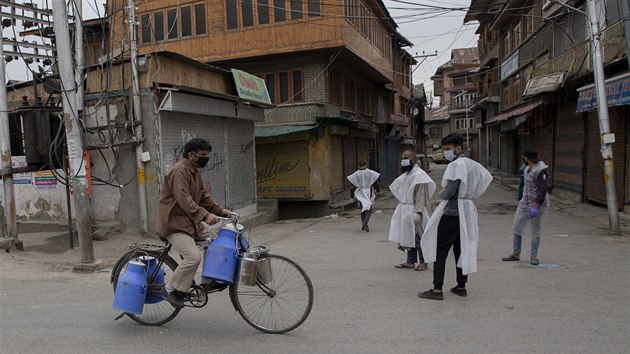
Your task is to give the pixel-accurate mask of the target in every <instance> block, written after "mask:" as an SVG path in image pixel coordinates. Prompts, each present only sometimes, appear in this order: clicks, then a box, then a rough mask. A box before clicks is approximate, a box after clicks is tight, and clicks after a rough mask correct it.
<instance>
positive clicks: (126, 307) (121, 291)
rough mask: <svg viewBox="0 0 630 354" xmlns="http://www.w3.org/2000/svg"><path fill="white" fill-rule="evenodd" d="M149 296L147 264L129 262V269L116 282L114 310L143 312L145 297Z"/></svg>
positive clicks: (137, 313)
mask: <svg viewBox="0 0 630 354" xmlns="http://www.w3.org/2000/svg"><path fill="white" fill-rule="evenodd" d="M146 296H147V276H146V266H145V265H144V263H142V262H137V261H131V262H129V263H128V264H127V271H126V272H125V274H123V275H122V276H121V277H120V278H119V279H118V282H117V283H116V293H115V294H114V305H113V306H112V308H113V309H114V310H119V311H122V312H127V313H132V314H136V315H140V314H142V308H143V307H144V299H145V298H146Z"/></svg>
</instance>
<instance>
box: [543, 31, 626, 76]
mask: <svg viewBox="0 0 630 354" xmlns="http://www.w3.org/2000/svg"><path fill="white" fill-rule="evenodd" d="M601 44H602V56H603V61H604V65H606V64H608V63H610V62H612V61H613V60H615V59H617V58H620V57H622V56H623V55H624V54H625V55H628V51H627V49H626V42H625V37H624V34H623V21H619V22H617V23H616V24H614V25H612V26H609V27H608V28H606V29H604V30H603V31H602V40H601ZM590 48H591V47H590V41H589V40H586V41H582V42H580V43H578V44H576V45H575V46H573V47H571V48H570V49H569V50H567V51H565V52H564V53H562V54H560V55H558V56H556V57H555V58H553V59H551V60H549V61H548V62H546V63H544V64H541V65H539V66H537V67H536V68H535V69H534V70H533V72H532V77H538V76H544V75H549V74H552V73H554V72H559V71H566V72H567V76H568V77H571V76H573V77H579V76H582V75H586V74H588V73H590V72H592V71H593V61H592V59H591V55H590V53H591V49H590Z"/></svg>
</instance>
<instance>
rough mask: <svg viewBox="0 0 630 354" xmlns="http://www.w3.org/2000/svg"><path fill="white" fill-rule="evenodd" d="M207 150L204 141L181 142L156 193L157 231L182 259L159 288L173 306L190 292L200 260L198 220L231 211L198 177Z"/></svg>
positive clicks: (181, 303)
mask: <svg viewBox="0 0 630 354" xmlns="http://www.w3.org/2000/svg"><path fill="white" fill-rule="evenodd" d="M211 151H212V146H211V145H210V143H209V142H208V141H207V140H205V139H201V138H194V139H191V140H189V141H188V142H187V143H186V144H185V145H184V159H183V160H181V161H178V162H177V163H176V164H175V165H173V167H171V169H170V170H169V171H168V173H167V174H166V177H165V178H164V183H163V184H162V190H161V192H160V201H159V205H158V221H157V232H158V234H159V235H160V236H161V237H163V238H165V239H167V240H168V241H169V242H170V243H171V244H172V245H173V248H174V249H175V250H176V251H177V252H178V253H179V254H180V255H181V256H182V258H183V259H182V261H181V262H180V264H179V265H178V267H177V269H176V270H175V272H174V273H173V275H172V276H171V278H170V281H168V282H167V283H166V284H165V285H164V286H163V287H162V289H161V291H162V294H163V295H164V297H166V299H167V300H168V301H169V302H170V303H171V304H172V305H173V306H174V307H177V308H182V307H184V300H183V298H182V294H186V293H188V292H189V291H190V287H191V285H192V282H193V278H194V277H195V273H196V272H197V268H198V267H199V263H201V260H202V253H201V251H200V250H199V248H198V247H197V245H196V244H195V238H196V237H199V235H201V233H202V232H203V225H202V222H205V223H207V224H209V225H212V224H216V223H218V222H219V219H218V217H217V216H224V217H225V216H229V215H230V214H231V212H230V211H229V210H227V209H224V208H223V207H222V206H221V205H219V204H217V203H216V202H215V201H214V200H212V197H210V195H209V194H208V191H207V190H206V187H205V186H204V184H203V180H202V178H201V172H200V171H199V170H200V169H203V168H204V167H205V166H206V165H207V164H208V161H209V159H210V158H209V155H210V152H211Z"/></svg>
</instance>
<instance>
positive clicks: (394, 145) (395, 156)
mask: <svg viewBox="0 0 630 354" xmlns="http://www.w3.org/2000/svg"><path fill="white" fill-rule="evenodd" d="M380 142H381V145H380V149H379V167H380V171H379V172H380V173H381V176H380V178H381V179H384V180H393V179H395V178H396V177H398V166H400V162H399V161H400V155H399V152H398V150H399V149H400V148H399V143H400V138H399V137H398V136H396V137H393V138H389V137H386V138H385V139H382V140H381V141H380Z"/></svg>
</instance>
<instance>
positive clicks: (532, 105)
mask: <svg viewBox="0 0 630 354" xmlns="http://www.w3.org/2000/svg"><path fill="white" fill-rule="evenodd" d="M541 104H542V101H537V102H534V103H530V104H528V105H527V106H523V107H520V108H517V109H513V110H511V111H509V112H505V113H503V114H499V115H498V116H494V117H492V118H490V119H489V120H487V121H486V124H490V123H495V122H501V121H504V120H507V119H509V118H512V117H514V116H520V115H522V114H525V113H527V112H529V111H531V110H533V109H534V108H536V107H538V106H540V105H541Z"/></svg>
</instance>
